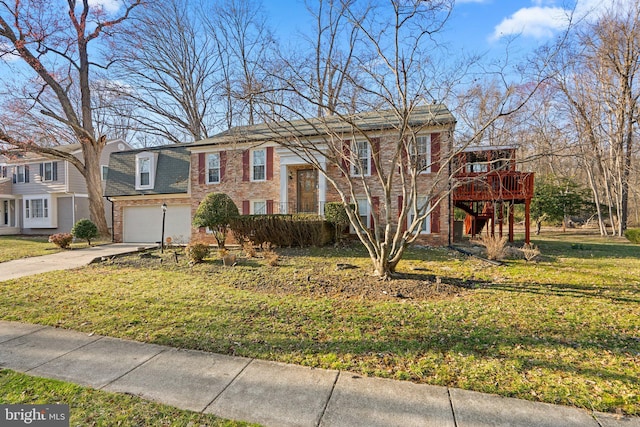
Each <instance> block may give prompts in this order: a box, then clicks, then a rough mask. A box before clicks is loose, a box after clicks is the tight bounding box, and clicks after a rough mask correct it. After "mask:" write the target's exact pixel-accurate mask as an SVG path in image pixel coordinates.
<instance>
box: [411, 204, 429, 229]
mask: <svg viewBox="0 0 640 427" xmlns="http://www.w3.org/2000/svg"><path fill="white" fill-rule="evenodd" d="M423 203H426V197H418V209H420V207H421V206H422V204H423ZM429 209H431V202H429V203H428V204H427V206H426V208H425V212H427V211H429ZM414 216H415V211H414V210H413V207H412V206H411V205H409V213H408V215H407V228H409V227H410V226H411V223H412V222H413V217H414ZM418 234H431V213H429V215H427V217H426V218H425V219H424V222H423V223H422V229H421V230H420V231H419V233H418Z"/></svg>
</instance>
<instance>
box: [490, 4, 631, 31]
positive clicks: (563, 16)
mask: <svg viewBox="0 0 640 427" xmlns="http://www.w3.org/2000/svg"><path fill="white" fill-rule="evenodd" d="M636 1H637V0H576V2H575V3H574V4H575V10H572V9H568V8H562V7H557V6H554V5H555V4H556V1H555V0H532V3H533V5H534V6H532V7H525V8H522V9H520V10H518V11H516V12H515V13H514V14H513V15H511V16H510V17H508V18H505V19H503V20H502V22H500V24H498V25H497V26H496V27H495V29H494V32H493V34H492V36H491V39H492V40H497V39H500V38H502V37H506V36H510V35H523V36H526V37H533V38H538V39H540V38H547V37H551V36H553V35H554V34H555V33H556V32H557V31H560V30H563V29H565V28H566V27H567V25H568V24H569V20H570V19H571V15H572V14H574V13H575V16H574V17H573V19H582V18H585V17H587V19H595V18H597V17H598V16H600V15H601V14H602V13H603V12H605V11H607V10H610V9H613V8H614V7H615V8H616V9H620V8H626V7H631V6H632V5H634V4H635V2H636Z"/></svg>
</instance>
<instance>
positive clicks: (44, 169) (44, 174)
mask: <svg viewBox="0 0 640 427" xmlns="http://www.w3.org/2000/svg"><path fill="white" fill-rule="evenodd" d="M47 165H49V167H50V168H51V169H50V172H51V177H50V178H49V179H47ZM40 179H41V180H42V182H51V181H53V162H42V176H41V177H40Z"/></svg>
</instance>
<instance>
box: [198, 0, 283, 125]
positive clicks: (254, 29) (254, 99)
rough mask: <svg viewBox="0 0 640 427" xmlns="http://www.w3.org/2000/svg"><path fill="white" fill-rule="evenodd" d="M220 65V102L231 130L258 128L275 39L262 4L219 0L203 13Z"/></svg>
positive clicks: (254, 0)
mask: <svg viewBox="0 0 640 427" xmlns="http://www.w3.org/2000/svg"><path fill="white" fill-rule="evenodd" d="M204 12H205V13H204V15H205V16H204V19H205V24H206V26H207V28H208V32H209V34H210V35H211V37H213V38H214V39H215V46H216V49H217V51H216V55H217V57H218V58H219V60H220V63H221V73H220V77H221V78H220V80H219V91H218V94H219V99H221V100H223V102H224V104H225V106H226V111H225V118H226V124H227V126H228V127H232V126H236V125H242V124H249V125H252V124H255V123H256V120H257V112H258V110H259V109H260V108H259V106H258V102H259V99H261V95H262V94H263V93H264V92H265V91H267V90H269V89H270V85H271V84H270V78H269V74H268V73H267V72H266V70H268V69H269V64H271V63H272V60H273V59H272V55H273V52H274V44H275V39H274V37H273V34H272V32H271V30H270V28H269V26H268V25H267V20H266V17H265V15H264V13H263V10H262V4H261V3H260V2H259V0H250V1H247V0H219V1H217V2H216V3H214V4H213V6H212V7H211V9H210V10H207V9H205V11H204Z"/></svg>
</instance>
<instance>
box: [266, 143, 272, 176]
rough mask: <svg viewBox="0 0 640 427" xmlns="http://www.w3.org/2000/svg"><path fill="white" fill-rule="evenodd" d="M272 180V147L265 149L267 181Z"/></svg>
mask: <svg viewBox="0 0 640 427" xmlns="http://www.w3.org/2000/svg"><path fill="white" fill-rule="evenodd" d="M272 179H273V147H267V181H271V180H272Z"/></svg>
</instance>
